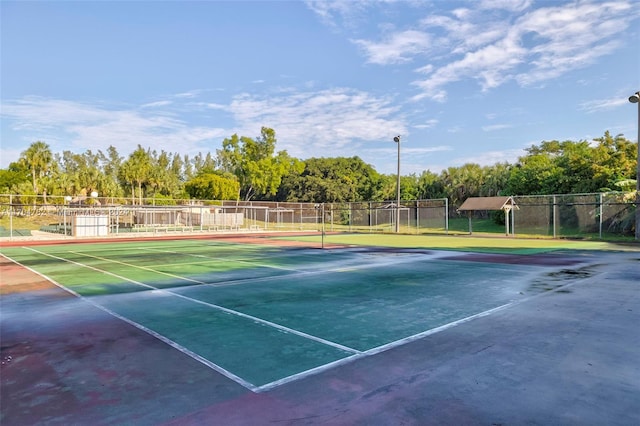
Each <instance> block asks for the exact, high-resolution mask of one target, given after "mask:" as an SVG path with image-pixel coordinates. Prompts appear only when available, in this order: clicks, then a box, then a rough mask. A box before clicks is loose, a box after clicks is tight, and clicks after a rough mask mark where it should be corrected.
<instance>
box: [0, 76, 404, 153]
mask: <svg viewBox="0 0 640 426" xmlns="http://www.w3.org/2000/svg"><path fill="white" fill-rule="evenodd" d="M168 107H170V108H171V110H168V109H163V108H168ZM218 111H222V112H223V113H224V115H225V116H227V117H228V116H231V121H230V122H229V121H228V120H227V122H226V123H225V127H224V128H223V127H204V126H199V125H195V124H193V123H190V122H189V120H191V116H192V115H200V114H202V113H204V112H207V113H208V112H210V113H217V112H218ZM194 113H197V114H194ZM2 118H3V120H6V122H7V123H8V127H9V128H11V129H13V130H18V129H19V130H22V133H23V134H29V135H33V140H37V139H43V140H45V141H46V142H47V143H49V144H50V146H51V147H52V150H53V151H54V152H61V151H63V150H71V151H73V152H83V151H85V150H87V149H92V150H94V151H97V150H98V149H102V150H105V149H106V148H108V147H109V146H110V145H112V146H114V147H115V148H116V149H117V150H118V152H119V153H120V155H127V154H128V153H130V152H131V151H133V150H134V149H135V147H136V146H137V145H138V144H140V145H141V146H143V147H145V148H146V147H149V148H151V149H154V150H157V151H160V150H165V151H168V152H180V153H181V154H189V155H193V154H195V153H197V152H202V151H204V152H207V151H209V152H213V151H215V149H216V147H218V146H219V144H220V141H221V140H222V139H224V138H226V137H229V136H231V135H232V134H234V133H238V134H239V135H242V136H249V137H256V136H258V135H259V134H260V127H262V126H266V127H270V128H273V129H274V130H276V135H277V138H278V147H277V149H287V150H288V151H289V153H290V154H291V155H293V156H296V157H299V158H308V157H309V156H320V155H326V156H340V155H357V153H358V152H359V151H360V152H362V150H364V149H369V146H370V145H371V144H372V143H378V142H383V141H390V140H391V139H392V138H393V136H394V135H395V134H398V133H400V134H408V133H409V132H408V130H407V126H406V124H405V121H404V119H403V118H402V117H401V116H400V115H399V113H398V106H397V105H395V103H394V101H393V99H391V98H380V97H375V96H372V95H370V94H368V93H366V92H361V91H357V90H351V89H331V90H322V91H316V92H296V91H292V90H288V91H283V92H280V93H276V94H273V93H272V94H264V95H253V94H242V95H238V96H236V97H234V98H233V100H232V101H231V103H230V104H229V105H224V104H220V103H210V102H206V101H203V102H193V101H192V100H191V99H186V102H184V103H183V104H178V103H177V102H176V103H171V104H165V105H164V107H163V106H162V104H161V103H160V102H157V103H154V107H153V108H149V107H148V104H146V105H144V108H143V107H129V108H122V107H119V108H113V107H109V106H105V105H100V104H89V103H82V102H75V101H68V100H59V99H48V98H40V97H27V98H23V99H20V100H16V101H8V102H4V103H3V104H2ZM43 135H46V136H47V137H46V138H44V137H43ZM3 148H4V149H5V150H6V149H8V147H7V146H4V147H3ZM25 149H26V146H25ZM19 151H22V150H19ZM3 154H4V153H3ZM9 154H10V153H9V152H8V151H7V155H9ZM14 157H15V153H14ZM12 158H13V157H12Z"/></svg>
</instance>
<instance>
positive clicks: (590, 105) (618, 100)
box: [580, 96, 629, 113]
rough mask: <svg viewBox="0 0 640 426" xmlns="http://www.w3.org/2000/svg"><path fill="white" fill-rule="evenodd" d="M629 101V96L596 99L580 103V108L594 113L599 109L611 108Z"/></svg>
mask: <svg viewBox="0 0 640 426" xmlns="http://www.w3.org/2000/svg"><path fill="white" fill-rule="evenodd" d="M628 103H629V100H628V98H627V97H624V96H618V97H615V98H611V99H596V100H592V101H585V102H582V103H581V104H580V109H581V110H583V111H586V112H588V113H593V112H598V111H605V110H610V109H613V108H617V107H619V106H621V105H626V104H628Z"/></svg>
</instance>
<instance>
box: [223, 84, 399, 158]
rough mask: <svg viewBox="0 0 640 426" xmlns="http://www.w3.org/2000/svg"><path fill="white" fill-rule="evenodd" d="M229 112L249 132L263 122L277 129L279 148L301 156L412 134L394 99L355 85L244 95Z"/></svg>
mask: <svg viewBox="0 0 640 426" xmlns="http://www.w3.org/2000/svg"><path fill="white" fill-rule="evenodd" d="M230 111H231V112H232V113H233V114H234V116H235V118H236V121H237V123H238V124H239V126H240V127H242V128H244V129H246V130H245V131H248V132H250V133H249V134H256V135H257V134H259V128H260V127H261V126H266V127H270V128H273V129H276V131H277V137H278V143H279V147H280V148H281V149H287V150H288V151H289V153H290V154H291V155H294V156H296V157H301V158H306V157H308V156H309V152H311V151H316V152H324V155H327V156H333V155H337V152H339V151H340V150H351V151H356V150H357V148H358V147H360V145H361V144H363V143H367V142H380V141H386V140H390V139H391V138H392V137H393V136H392V134H396V133H400V134H406V133H407V130H406V124H405V123H404V121H403V120H402V119H401V118H398V117H397V115H398V107H397V106H395V105H394V103H393V100H392V99H390V98H389V99H387V98H376V97H374V96H371V95H370V94H368V93H365V92H361V91H356V90H351V89H329V90H322V91H318V92H303V93H295V92H294V93H289V94H286V95H280V96H266V95H265V96H257V95H251V94H243V95H239V96H236V97H235V98H234V99H233V101H232V102H231V105H230ZM280 144H281V145H280ZM354 144H357V145H354ZM316 155H317V154H316Z"/></svg>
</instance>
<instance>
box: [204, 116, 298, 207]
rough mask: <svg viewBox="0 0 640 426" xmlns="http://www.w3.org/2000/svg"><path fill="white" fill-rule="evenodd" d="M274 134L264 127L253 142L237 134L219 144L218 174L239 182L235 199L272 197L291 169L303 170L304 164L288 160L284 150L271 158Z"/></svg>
mask: <svg viewBox="0 0 640 426" xmlns="http://www.w3.org/2000/svg"><path fill="white" fill-rule="evenodd" d="M275 147H276V133H275V131H274V130H273V129H269V128H267V127H263V128H262V130H261V133H260V137H258V138H256V139H252V138H249V137H246V136H242V137H238V135H237V134H234V135H233V136H231V138H228V139H225V140H224V141H223V142H222V149H221V150H218V152H217V154H218V161H219V163H220V167H221V171H223V172H228V173H232V174H233V175H235V176H236V178H237V179H238V182H239V184H240V190H239V194H238V198H243V199H244V200H247V201H248V200H250V199H252V198H253V197H255V196H256V195H260V196H263V197H269V196H274V195H275V194H276V193H277V191H278V188H279V187H280V184H281V183H282V178H283V177H284V176H285V175H286V174H287V173H289V172H290V171H291V170H298V171H302V167H304V165H303V163H301V162H300V161H299V160H297V159H295V158H292V157H290V156H289V155H288V154H287V152H286V151H279V152H278V153H277V155H275V156H274V152H275Z"/></svg>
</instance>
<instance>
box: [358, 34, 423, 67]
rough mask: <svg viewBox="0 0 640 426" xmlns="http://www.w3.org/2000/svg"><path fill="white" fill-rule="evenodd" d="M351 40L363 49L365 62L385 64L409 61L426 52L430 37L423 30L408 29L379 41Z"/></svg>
mask: <svg viewBox="0 0 640 426" xmlns="http://www.w3.org/2000/svg"><path fill="white" fill-rule="evenodd" d="M353 42H354V43H355V44H356V45H358V46H359V47H360V48H361V49H362V50H364V52H365V54H366V56H367V62H370V63H373V64H381V65H387V64H394V63H403V62H410V61H411V60H412V57H413V56H416V55H420V54H424V53H426V52H427V51H428V49H429V46H430V44H431V39H430V37H429V35H428V34H426V33H424V32H420V31H415V30H408V31H402V32H398V33H395V34H391V35H390V36H389V37H388V38H387V39H386V40H384V41H383V42H380V43H374V42H372V41H366V40H353Z"/></svg>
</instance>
